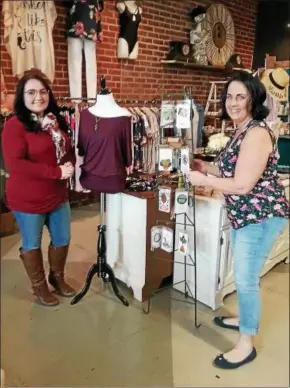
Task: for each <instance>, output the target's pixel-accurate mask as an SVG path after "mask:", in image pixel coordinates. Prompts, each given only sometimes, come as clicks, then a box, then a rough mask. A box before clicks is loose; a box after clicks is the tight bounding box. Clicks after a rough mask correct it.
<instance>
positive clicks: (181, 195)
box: [174, 189, 188, 214]
mask: <svg viewBox="0 0 290 388" xmlns="http://www.w3.org/2000/svg"><path fill="white" fill-rule="evenodd" d="M187 210H188V191H185V190H184V189H176V190H175V203H174V213H175V214H182V213H187Z"/></svg>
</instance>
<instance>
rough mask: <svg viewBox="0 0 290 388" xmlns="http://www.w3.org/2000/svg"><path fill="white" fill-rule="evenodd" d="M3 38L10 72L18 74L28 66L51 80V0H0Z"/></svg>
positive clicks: (52, 76) (52, 13) (52, 21)
mask: <svg viewBox="0 0 290 388" xmlns="http://www.w3.org/2000/svg"><path fill="white" fill-rule="evenodd" d="M2 12H3V14H4V42H5V45H6V49H7V51H8V53H9V55H10V57H11V61H12V73H13V75H15V76H17V77H19V78H20V77H22V75H23V73H24V72H25V71H27V70H30V69H31V68H37V69H40V70H41V71H42V72H43V73H44V74H45V75H46V76H47V77H48V78H49V80H50V81H51V82H53V80H54V72H55V63H54V46H53V39H52V30H53V26H54V22H55V19H56V17H57V14H56V9H55V5H54V1H7V0H4V1H3V9H2Z"/></svg>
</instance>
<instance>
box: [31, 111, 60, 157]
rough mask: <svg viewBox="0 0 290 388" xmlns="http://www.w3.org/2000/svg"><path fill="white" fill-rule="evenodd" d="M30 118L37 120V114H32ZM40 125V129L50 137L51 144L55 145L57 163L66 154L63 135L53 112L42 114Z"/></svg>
mask: <svg viewBox="0 0 290 388" xmlns="http://www.w3.org/2000/svg"><path fill="white" fill-rule="evenodd" d="M32 118H33V120H37V116H36V115H35V114H32ZM41 127H42V130H43V131H46V132H48V133H49V134H50V136H51V138H52V141H53V144H54V146H55V155H56V160H57V164H59V163H60V161H61V159H62V158H63V157H64V155H65V154H66V147H65V137H64V136H63V134H62V132H61V130H60V129H59V125H58V122H57V119H56V117H55V115H54V114H53V113H47V115H46V116H44V118H43V120H42V123H41Z"/></svg>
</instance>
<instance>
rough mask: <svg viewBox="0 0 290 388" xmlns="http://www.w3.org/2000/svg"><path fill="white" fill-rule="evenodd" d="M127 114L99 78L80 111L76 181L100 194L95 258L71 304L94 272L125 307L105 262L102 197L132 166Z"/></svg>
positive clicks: (121, 185)
mask: <svg viewBox="0 0 290 388" xmlns="http://www.w3.org/2000/svg"><path fill="white" fill-rule="evenodd" d="M130 116H131V115H130V112H129V111H127V109H123V108H121V107H120V106H119V105H118V104H117V103H116V101H115V99H114V97H113V95H112V93H111V91H110V90H109V89H107V88H106V80H105V78H104V77H101V91H100V92H99V94H98V96H97V102H96V104H95V105H94V106H92V107H91V108H89V109H87V110H84V111H82V112H81V123H82V121H83V125H82V126H81V124H80V131H79V143H78V148H79V153H80V155H81V156H84V164H83V165H82V166H81V169H82V173H81V177H80V182H81V184H82V186H83V187H85V188H86V189H89V190H92V192H94V193H101V209H100V210H101V211H100V212H101V224H100V225H99V226H98V231H99V237H98V259H97V263H95V264H93V265H92V266H91V268H90V270H89V272H88V274H87V277H86V281H85V285H84V287H83V289H82V290H81V291H80V292H79V293H78V294H77V295H76V296H75V297H74V298H73V300H72V301H71V304H75V303H77V302H78V301H79V300H80V299H81V298H82V297H83V296H85V294H86V293H87V291H88V289H89V287H90V284H91V281H92V278H93V276H94V275H95V274H98V276H99V277H101V278H102V279H103V280H104V282H106V281H110V282H111V284H112V287H113V290H114V292H115V295H116V296H117V297H118V298H119V299H120V301H121V302H122V303H123V305H124V306H129V303H128V301H127V299H126V298H124V297H123V295H122V294H121V293H120V292H119V290H118V287H117V285H116V281H115V276H114V273H113V270H112V268H111V267H110V265H109V264H108V263H107V258H106V252H107V247H106V236H105V232H106V226H105V225H104V213H105V198H104V197H105V193H109V194H117V193H120V192H122V191H124V190H125V182H126V174H129V172H130V166H131V165H132V140H131V117H130ZM117 195H118V194H117ZM113 197H115V196H114V195H113Z"/></svg>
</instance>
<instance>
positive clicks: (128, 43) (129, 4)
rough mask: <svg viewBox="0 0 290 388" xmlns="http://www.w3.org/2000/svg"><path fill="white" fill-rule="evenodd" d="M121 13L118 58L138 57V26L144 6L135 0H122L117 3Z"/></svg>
mask: <svg viewBox="0 0 290 388" xmlns="http://www.w3.org/2000/svg"><path fill="white" fill-rule="evenodd" d="M117 10H118V11H119V13H120V20H119V23H120V34H119V39H118V53H117V54H118V58H120V59H125V58H127V59H137V57H138V48H139V44H138V26H139V23H140V22H141V14H142V8H141V7H139V6H138V5H137V4H136V1H135V0H128V1H122V2H119V3H118V4H117Z"/></svg>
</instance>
